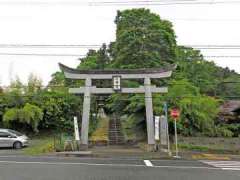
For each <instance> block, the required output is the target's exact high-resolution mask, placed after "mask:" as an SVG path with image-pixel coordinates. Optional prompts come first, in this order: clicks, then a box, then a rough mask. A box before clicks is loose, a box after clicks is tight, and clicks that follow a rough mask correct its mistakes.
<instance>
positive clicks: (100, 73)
mask: <svg viewBox="0 0 240 180" xmlns="http://www.w3.org/2000/svg"><path fill="white" fill-rule="evenodd" d="M59 66H60V69H61V70H62V71H63V72H64V75H65V77H66V78H67V79H81V80H85V86H84V87H79V88H69V93H73V94H84V100H83V114H82V127H81V144H82V145H85V146H87V145H88V128H89V127H88V126H89V115H90V101H91V94H112V93H115V92H116V91H119V92H121V93H128V94H132V93H144V94H145V107H146V123H147V139H148V144H149V145H154V144H155V139H154V121H153V103H152V93H167V92H168V88H167V87H156V86H154V85H151V79H161V78H167V77H170V76H171V75H172V70H173V69H174V67H170V68H169V69H159V68H156V69H124V70H120V69H117V70H78V69H72V68H69V67H67V66H65V65H63V64H59ZM93 79H98V80H106V79H112V80H113V83H114V85H113V88H97V87H96V86H92V80H93ZM121 79H144V86H140V87H138V88H121V86H120V84H121V83H120V82H121Z"/></svg>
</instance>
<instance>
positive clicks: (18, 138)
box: [0, 129, 29, 149]
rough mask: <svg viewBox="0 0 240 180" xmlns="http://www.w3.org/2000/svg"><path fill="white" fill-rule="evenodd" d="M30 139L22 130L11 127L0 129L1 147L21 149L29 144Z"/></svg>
mask: <svg viewBox="0 0 240 180" xmlns="http://www.w3.org/2000/svg"><path fill="white" fill-rule="evenodd" d="M28 140H29V138H28V137H27V136H25V135H24V134H22V133H20V132H17V131H14V130H11V129H0V147H12V148H14V149H21V148H22V147H24V146H28V145H29V142H28Z"/></svg>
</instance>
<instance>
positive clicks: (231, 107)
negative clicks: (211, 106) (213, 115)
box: [220, 100, 240, 114]
mask: <svg viewBox="0 0 240 180" xmlns="http://www.w3.org/2000/svg"><path fill="white" fill-rule="evenodd" d="M239 109H240V100H229V101H226V102H225V103H224V104H223V105H222V106H221V107H220V113H221V114H233V113H234V112H236V111H237V110H239Z"/></svg>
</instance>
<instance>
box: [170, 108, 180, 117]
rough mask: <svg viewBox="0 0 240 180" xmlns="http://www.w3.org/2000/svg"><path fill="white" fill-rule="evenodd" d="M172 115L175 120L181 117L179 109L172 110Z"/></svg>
mask: <svg viewBox="0 0 240 180" xmlns="http://www.w3.org/2000/svg"><path fill="white" fill-rule="evenodd" d="M170 115H171V117H172V118H173V119H178V118H179V116H180V111H179V109H177V108H174V109H172V110H171V112H170Z"/></svg>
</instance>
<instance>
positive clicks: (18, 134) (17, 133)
mask: <svg viewBox="0 0 240 180" xmlns="http://www.w3.org/2000/svg"><path fill="white" fill-rule="evenodd" d="M8 131H9V132H10V133H12V134H15V135H16V136H22V135H23V134H22V133H20V132H17V131H14V130H11V129H8Z"/></svg>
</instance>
